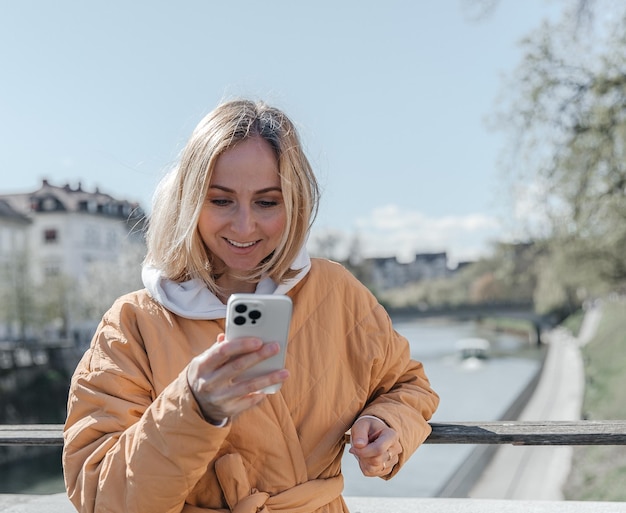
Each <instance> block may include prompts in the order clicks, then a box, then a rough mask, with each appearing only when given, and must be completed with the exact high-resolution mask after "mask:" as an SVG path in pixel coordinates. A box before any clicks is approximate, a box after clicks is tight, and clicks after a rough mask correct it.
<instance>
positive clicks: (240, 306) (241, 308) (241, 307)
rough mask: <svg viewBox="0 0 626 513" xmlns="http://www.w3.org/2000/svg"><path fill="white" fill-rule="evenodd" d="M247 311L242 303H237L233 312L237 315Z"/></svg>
mask: <svg viewBox="0 0 626 513" xmlns="http://www.w3.org/2000/svg"><path fill="white" fill-rule="evenodd" d="M247 309H248V307H247V306H246V305H245V304H243V303H239V304H238V305H235V312H237V313H244V312H245V311H246V310H247Z"/></svg>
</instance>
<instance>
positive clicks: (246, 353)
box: [187, 333, 289, 425]
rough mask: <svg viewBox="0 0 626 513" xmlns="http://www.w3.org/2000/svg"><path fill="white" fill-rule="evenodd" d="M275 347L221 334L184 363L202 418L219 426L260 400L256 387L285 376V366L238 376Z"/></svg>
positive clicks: (252, 339)
mask: <svg viewBox="0 0 626 513" xmlns="http://www.w3.org/2000/svg"><path fill="white" fill-rule="evenodd" d="M279 350H280V347H279V345H278V344H277V343H269V344H263V342H262V341H261V340H260V339H258V338H237V339H235V340H225V337H224V334H223V333H221V334H220V335H218V337H217V343H216V344H213V346H211V347H210V348H209V349H207V350H206V351H205V352H204V353H202V354H200V355H198V356H196V357H195V358H193V359H192V360H191V362H190V363H189V365H188V366H187V381H188V383H189V386H190V388H191V391H192V393H193V395H194V397H195V398H196V401H197V402H198V405H199V406H200V409H201V410H202V413H203V415H204V417H205V418H206V420H207V421H209V422H211V423H212V424H216V425H219V424H220V422H222V421H223V420H224V419H226V418H232V417H234V416H236V415H237V414H238V413H241V412H242V411H245V410H247V409H248V408H252V407H253V406H255V405H257V404H258V403H260V402H261V401H262V400H263V398H264V397H265V394H264V393H263V392H260V390H262V389H263V388H265V387H267V386H270V385H274V384H277V383H282V382H283V381H285V380H286V379H287V378H288V377H289V371H288V370H287V369H281V370H278V371H274V372H270V373H268V374H265V375H263V376H259V377H257V378H252V379H248V380H241V381H240V380H239V379H238V378H239V377H240V375H241V373H242V372H243V371H245V370H247V369H249V368H250V367H253V366H254V365H256V364H258V363H259V362H261V361H263V360H266V359H267V358H270V357H271V356H274V355H275V354H276V353H278V351H279Z"/></svg>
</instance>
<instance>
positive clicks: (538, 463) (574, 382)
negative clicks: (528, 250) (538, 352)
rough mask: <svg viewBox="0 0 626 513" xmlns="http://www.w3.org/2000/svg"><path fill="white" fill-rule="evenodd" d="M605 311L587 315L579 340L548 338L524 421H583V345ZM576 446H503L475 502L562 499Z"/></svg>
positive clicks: (562, 334) (560, 334)
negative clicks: (540, 370)
mask: <svg viewBox="0 0 626 513" xmlns="http://www.w3.org/2000/svg"><path fill="white" fill-rule="evenodd" d="M600 318H601V309H600V307H598V306H596V307H593V308H591V309H589V310H588V311H587V313H586V315H585V319H584V322H583V325H582V327H581V330H580V336H579V337H578V338H575V337H572V336H571V335H570V334H569V333H567V332H566V331H565V330H563V329H556V330H554V331H552V332H550V333H549V334H547V335H545V336H544V342H547V343H548V354H547V356H546V361H545V364H544V368H543V371H542V374H541V378H540V380H539V383H538V384H537V389H536V390H535V393H534V394H533V396H532V398H531V399H530V401H529V402H528V404H527V405H526V407H525V408H524V410H523V411H522V413H521V415H520V417H519V420H531V421H533V420H548V421H562V420H579V419H580V414H581V410H582V401H583V395H584V386H585V374H584V366H583V361H582V356H581V352H580V346H581V345H584V344H586V343H587V342H589V340H590V339H591V338H592V337H593V335H594V334H595V332H596V329H597V326H598V323H599V321H600ZM572 453H573V448H572V447H561V446H532V447H520V446H512V445H504V446H501V447H499V448H498V450H497V452H496V454H495V455H494V457H493V459H492V461H491V462H490V464H489V465H488V466H487V468H486V469H485V471H484V472H483V475H482V476H481V479H480V480H479V481H478V483H477V484H476V485H475V486H474V488H473V489H472V490H471V491H470V493H469V496H470V497H472V498H483V499H517V500H552V501H554V500H563V498H564V497H563V493H562V491H561V490H562V487H563V484H564V483H565V480H566V479H567V477H568V474H569V470H570V468H571V462H572Z"/></svg>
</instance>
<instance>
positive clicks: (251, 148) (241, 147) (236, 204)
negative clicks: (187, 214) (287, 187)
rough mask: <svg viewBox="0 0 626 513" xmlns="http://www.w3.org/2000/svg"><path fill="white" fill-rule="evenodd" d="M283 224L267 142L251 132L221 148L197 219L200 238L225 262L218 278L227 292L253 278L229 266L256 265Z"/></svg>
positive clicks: (273, 244)
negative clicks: (246, 276) (230, 144)
mask: <svg viewBox="0 0 626 513" xmlns="http://www.w3.org/2000/svg"><path fill="white" fill-rule="evenodd" d="M285 225H286V214H285V204H284V200H283V194H282V190H281V184H280V175H279V172H278V163H277V160H276V155H275V153H274V151H273V150H272V148H271V146H270V145H269V143H268V142H267V141H265V140H264V139H263V138H261V137H258V136H254V137H250V138H247V139H244V140H243V141H242V142H240V143H237V144H236V145H235V146H233V147H232V148H229V149H228V150H226V151H225V152H224V153H222V154H221V155H220V156H219V157H218V159H217V161H216V163H215V168H214V170H213V174H212V177H211V181H210V183H209V189H208V192H207V195H206V199H205V202H204V205H203V207H202V212H201V213H200V218H199V219H198V231H199V233H200V237H201V238H202V241H203V242H204V244H205V245H206V247H207V248H208V250H209V252H210V253H212V255H213V256H214V257H215V259H216V263H218V262H219V263H221V264H222V265H223V267H224V273H223V274H222V275H221V276H220V278H219V279H218V280H217V284H218V285H219V286H220V287H222V288H224V289H225V290H227V291H228V292H231V293H232V292H248V291H252V290H254V288H255V284H254V283H249V282H245V281H244V282H242V281H241V280H240V279H238V278H236V277H234V276H233V274H232V271H235V272H238V273H240V274H241V273H242V272H243V273H245V272H246V271H251V270H253V269H255V268H257V267H258V265H259V263H260V262H261V261H262V260H264V259H265V258H266V257H267V256H268V255H270V254H271V253H272V252H273V251H274V250H275V249H276V248H277V247H278V244H279V242H280V240H281V237H282V235H283V232H284V230H285ZM218 267H222V266H220V265H218Z"/></svg>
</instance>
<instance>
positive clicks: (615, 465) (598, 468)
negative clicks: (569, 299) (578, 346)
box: [564, 301, 626, 501]
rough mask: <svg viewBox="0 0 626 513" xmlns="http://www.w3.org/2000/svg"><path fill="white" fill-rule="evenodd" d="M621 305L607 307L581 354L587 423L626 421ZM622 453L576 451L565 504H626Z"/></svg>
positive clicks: (624, 307) (614, 449)
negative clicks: (594, 421) (572, 501)
mask: <svg viewBox="0 0 626 513" xmlns="http://www.w3.org/2000/svg"><path fill="white" fill-rule="evenodd" d="M625 314H626V304H625V303H624V302H623V301H621V302H615V303H609V304H607V305H605V307H604V310H603V317H602V322H601V323H600V327H599V329H598V333H597V334H596V336H595V337H594V338H593V340H592V341H591V342H589V344H588V345H587V346H585V347H584V348H583V355H584V359H585V373H586V378H587V383H586V387H585V399H584V405H583V411H584V414H585V417H586V418H589V419H595V420H600V419H624V418H626V373H625V372H624V369H625V368H626V315H625ZM625 462H626V447H624V446H589V447H576V448H575V450H574V461H573V464H572V471H571V474H570V477H569V479H568V482H567V484H566V486H565V490H564V491H565V495H566V498H567V499H569V500H602V501H626V488H624V482H625V481H624V480H625V479H626V463H625Z"/></svg>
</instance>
